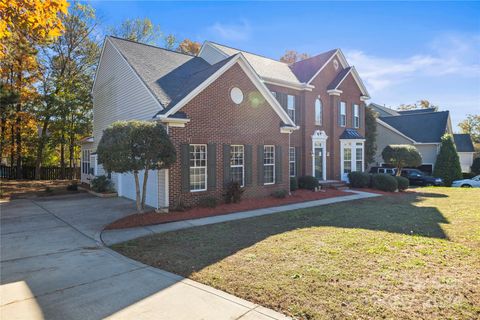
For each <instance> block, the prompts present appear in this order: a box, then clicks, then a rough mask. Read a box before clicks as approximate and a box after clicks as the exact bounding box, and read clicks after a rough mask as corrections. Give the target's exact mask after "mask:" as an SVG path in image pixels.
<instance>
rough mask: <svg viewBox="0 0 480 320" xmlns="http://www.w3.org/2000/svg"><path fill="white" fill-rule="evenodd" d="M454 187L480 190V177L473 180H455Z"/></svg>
mask: <svg viewBox="0 0 480 320" xmlns="http://www.w3.org/2000/svg"><path fill="white" fill-rule="evenodd" d="M452 187H460V188H480V175H478V176H476V177H473V178H471V179H462V180H455V181H453V182H452Z"/></svg>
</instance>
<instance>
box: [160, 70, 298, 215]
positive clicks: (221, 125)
mask: <svg viewBox="0 0 480 320" xmlns="http://www.w3.org/2000/svg"><path fill="white" fill-rule="evenodd" d="M233 87H238V88H240V89H241V90H242V92H243V94H244V99H243V102H242V103H241V104H240V105H237V104H235V103H234V102H233V101H232V100H231V98H230V90H231V89H232V88H233ZM181 111H182V112H185V113H186V114H187V117H188V118H189V119H190V122H189V123H187V124H186V126H185V127H184V128H179V127H170V128H169V135H170V136H171V139H172V141H173V143H174V145H175V147H176V149H177V155H178V161H177V162H176V163H175V165H174V166H172V167H171V168H170V170H169V203H170V206H173V205H175V204H176V202H179V201H181V202H183V203H184V204H186V205H194V204H196V203H198V200H199V199H201V198H203V197H206V196H214V197H216V198H218V199H221V198H222V195H223V193H224V189H223V184H224V182H223V152H222V146H223V145H224V144H229V145H233V144H239V145H251V146H252V152H253V154H252V160H253V161H252V182H251V184H250V185H247V186H246V187H245V193H244V194H243V197H244V198H249V197H264V196H266V195H270V194H271V193H272V192H273V191H275V190H279V189H284V190H288V184H289V178H288V134H286V133H280V123H281V119H280V117H279V116H278V115H277V113H276V112H275V111H274V109H273V108H272V107H271V106H270V105H269V104H268V103H267V102H266V101H265V99H264V98H263V96H262V94H261V93H260V92H259V91H258V90H257V88H256V87H255V86H254V84H253V83H252V82H251V81H250V79H249V78H248V76H247V75H246V74H245V73H244V71H243V70H242V69H241V68H240V66H239V65H238V64H236V65H234V66H233V67H231V68H230V69H229V70H227V71H226V72H225V73H224V74H223V75H221V76H220V77H219V78H218V79H217V80H216V81H214V82H213V83H212V84H211V85H210V86H208V87H207V88H206V89H205V90H203V91H202V92H201V93H199V94H198V95H197V96H196V97H195V98H193V99H192V100H191V101H190V102H189V103H188V104H187V105H186V106H184V107H183V108H182V109H181ZM185 143H188V144H208V143H210V144H215V145H216V165H217V171H216V183H215V184H216V187H215V188H207V190H206V191H199V192H190V191H185V189H184V188H183V187H182V177H181V175H182V170H181V159H180V158H181V156H180V155H181V150H180V149H181V145H182V144H185ZM259 145H275V146H281V147H282V148H281V149H282V160H281V163H282V182H281V183H275V184H273V185H263V184H259V182H258V177H257V161H256V159H257V149H258V146H259Z"/></svg>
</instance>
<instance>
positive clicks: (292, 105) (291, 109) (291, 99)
mask: <svg viewBox="0 0 480 320" xmlns="http://www.w3.org/2000/svg"><path fill="white" fill-rule="evenodd" d="M295 100H296V99H295V96H293V95H291V94H287V110H288V115H289V116H290V118H291V119H292V121H293V122H295V109H296V101H295Z"/></svg>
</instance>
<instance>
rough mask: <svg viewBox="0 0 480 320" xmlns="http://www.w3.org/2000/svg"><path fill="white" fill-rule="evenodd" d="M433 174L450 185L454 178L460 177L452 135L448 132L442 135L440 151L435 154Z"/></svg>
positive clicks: (460, 170) (460, 171)
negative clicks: (435, 160)
mask: <svg viewBox="0 0 480 320" xmlns="http://www.w3.org/2000/svg"><path fill="white" fill-rule="evenodd" d="M433 175H434V176H435V177H439V178H442V180H443V183H444V184H445V185H446V186H451V185H452V182H453V181H454V180H458V179H461V178H462V168H461V167H460V159H459V158H458V153H457V149H456V148H455V144H454V143H453V137H452V135H450V134H445V135H444V136H443V137H442V144H441V145H440V153H439V154H438V156H437V162H436V163H435V169H434V170H433Z"/></svg>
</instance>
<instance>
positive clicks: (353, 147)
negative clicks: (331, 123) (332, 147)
mask: <svg viewBox="0 0 480 320" xmlns="http://www.w3.org/2000/svg"><path fill="white" fill-rule="evenodd" d="M346 149H348V150H350V154H351V160H350V170H351V171H350V172H353V171H360V172H364V171H365V139H345V140H343V139H340V175H341V176H340V178H341V180H343V181H347V180H346V179H348V178H347V177H346V176H344V175H345V150H346ZM357 149H362V168H361V170H357V154H356V152H357Z"/></svg>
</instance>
